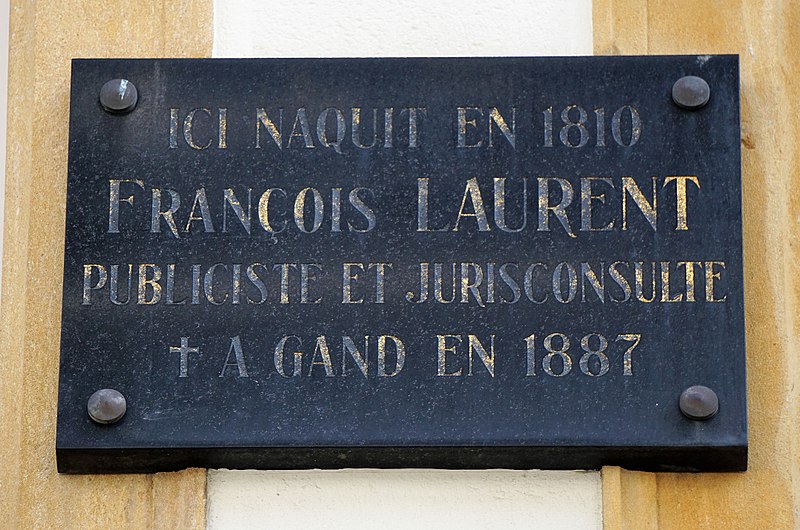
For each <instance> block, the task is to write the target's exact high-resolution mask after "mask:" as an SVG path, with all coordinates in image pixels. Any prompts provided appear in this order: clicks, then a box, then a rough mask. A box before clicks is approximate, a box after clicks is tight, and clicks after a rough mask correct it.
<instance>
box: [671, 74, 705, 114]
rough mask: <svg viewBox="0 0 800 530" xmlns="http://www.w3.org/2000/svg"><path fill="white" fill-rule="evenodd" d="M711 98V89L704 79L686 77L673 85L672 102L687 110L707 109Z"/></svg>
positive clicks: (694, 76)
mask: <svg viewBox="0 0 800 530" xmlns="http://www.w3.org/2000/svg"><path fill="white" fill-rule="evenodd" d="M710 98H711V87H709V86H708V83H707V82H706V80H705V79H703V78H702V77H697V76H696V75H686V76H683V77H681V78H680V79H678V80H677V81H675V84H674V85H672V101H674V102H675V104H676V105H677V106H679V107H680V108H682V109H686V110H698V109H701V108H703V107H705V105H706V103H708V100H709V99H710Z"/></svg>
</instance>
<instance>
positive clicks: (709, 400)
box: [680, 385, 719, 420]
mask: <svg viewBox="0 0 800 530" xmlns="http://www.w3.org/2000/svg"><path fill="white" fill-rule="evenodd" d="M680 407H681V412H683V415H684V416H686V417H687V418H689V419H690V420H709V419H711V418H713V417H714V416H715V415H716V414H717V412H718V411H719V399H717V394H716V393H715V392H714V391H713V390H711V389H710V388H708V387H707V386H702V385H696V386H690V387H689V388H687V389H686V390H684V391H683V393H681V399H680Z"/></svg>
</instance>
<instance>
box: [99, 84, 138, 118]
mask: <svg viewBox="0 0 800 530" xmlns="http://www.w3.org/2000/svg"><path fill="white" fill-rule="evenodd" d="M138 100H139V92H138V91H137V90H136V86H135V85H134V84H133V83H131V82H130V81H128V80H127V79H112V80H111V81H108V82H107V83H106V84H105V85H103V88H101V89H100V104H101V105H103V108H104V109H106V111H107V112H110V113H112V114H125V113H126V112H130V111H132V110H133V108H134V107H135V106H136V102H137V101H138Z"/></svg>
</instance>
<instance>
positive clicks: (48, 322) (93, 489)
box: [0, 0, 212, 529]
mask: <svg viewBox="0 0 800 530" xmlns="http://www.w3.org/2000/svg"><path fill="white" fill-rule="evenodd" d="M211 14H212V5H211V2H210V1H185V2H172V3H169V2H167V3H164V2H147V1H145V2H128V3H118V4H114V5H111V4H108V3H102V2H95V1H80V0H75V1H67V2H62V1H59V2H51V1H37V2H27V1H19V2H16V1H15V2H12V3H11V37H10V66H9V68H10V72H9V97H8V106H9V109H10V110H9V123H8V161H7V166H6V205H7V206H6V209H5V211H6V219H5V228H4V230H5V233H4V237H5V246H4V256H3V259H4V263H3V286H2V289H3V296H2V310H0V313H2V318H1V319H0V366H2V377H3V381H2V384H0V426H2V428H0V462H2V467H3V469H2V472H0V513H2V514H3V515H2V517H3V519H2V522H1V523H0V526H3V527H7V528H197V529H200V528H204V526H205V522H204V520H205V515H204V511H205V508H204V504H205V502H204V496H205V472H204V471H200V470H189V471H186V472H183V473H179V474H175V475H168V474H163V475H155V476H153V475H149V476H143V475H136V476H102V477H101V476H92V477H89V476H85V477H77V476H75V477H67V476H63V475H58V474H57V473H56V461H55V451H54V444H55V426H56V396H57V382H58V351H59V348H58V345H59V331H60V321H61V319H60V305H61V304H60V295H59V293H60V291H61V277H62V268H63V244H62V241H63V234H64V210H63V204H64V201H65V196H66V180H67V139H68V115H69V113H68V109H69V78H70V59H72V58H73V57H87V56H89V57H103V56H148V57H149V56H180V55H186V56H207V55H208V54H209V53H210V50H211Z"/></svg>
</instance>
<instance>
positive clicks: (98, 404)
mask: <svg viewBox="0 0 800 530" xmlns="http://www.w3.org/2000/svg"><path fill="white" fill-rule="evenodd" d="M86 409H87V410H88V412H89V417H90V418H92V420H93V421H94V422H95V423H100V424H104V425H105V424H110V423H116V422H118V421H119V420H121V419H122V417H123V416H124V415H125V411H126V410H127V409H128V404H127V402H126V401H125V396H123V395H122V393H121V392H120V391H118V390H114V389H113V388H102V389H100V390H98V391H97V392H95V393H94V394H92V395H91V397H90V398H89V401H88V402H87V404H86Z"/></svg>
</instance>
